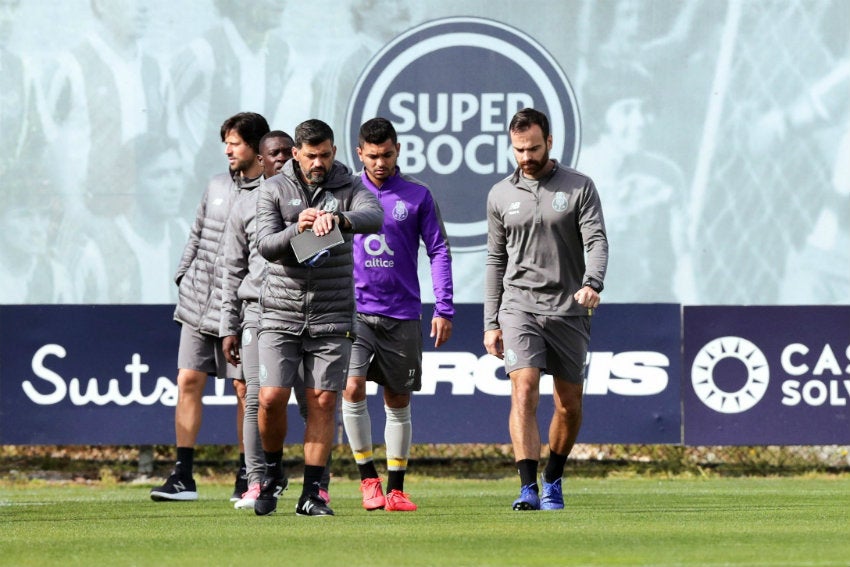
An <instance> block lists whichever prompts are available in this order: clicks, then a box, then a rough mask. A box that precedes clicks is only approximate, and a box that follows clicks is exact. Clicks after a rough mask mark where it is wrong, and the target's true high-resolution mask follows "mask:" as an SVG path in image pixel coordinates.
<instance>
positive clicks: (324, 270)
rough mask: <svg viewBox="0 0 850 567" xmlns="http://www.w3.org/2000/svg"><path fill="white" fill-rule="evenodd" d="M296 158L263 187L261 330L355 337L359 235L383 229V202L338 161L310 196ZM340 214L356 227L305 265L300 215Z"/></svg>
mask: <svg viewBox="0 0 850 567" xmlns="http://www.w3.org/2000/svg"><path fill="white" fill-rule="evenodd" d="M299 176H300V172H299V171H298V169H297V162H296V160H294V159H292V160H289V161H288V162H286V165H284V166H283V170H282V172H281V173H280V174H279V175H275V176H274V177H271V178H269V179H266V180H265V182H263V184H262V185H261V186H260V189H259V191H260V194H259V197H258V201H257V248H258V250H259V252H260V254H262V256H263V257H264V258H265V259H266V260H268V261H269V264H268V266H267V276H266V280H265V282H264V283H263V288H262V291H261V293H260V310H261V314H260V329H261V330H276V331H283V332H286V333H292V334H296V335H298V334H301V333H302V332H304V331H307V332H308V333H309V334H310V336H313V337H315V336H322V335H341V336H345V335H350V333H351V331H352V329H353V327H354V311H355V304H354V278H353V274H352V272H353V261H352V255H351V239H352V235H353V234H354V233H373V232H377V231H378V230H380V229H381V225H382V224H383V222H384V209H383V207H382V206H381V203H380V202H379V201H378V199H377V198H376V197H375V195H373V194H372V192H371V191H369V190H368V189H367V188H366V187H365V186H364V185H363V182H362V181H361V180H360V176H358V175H355V174H353V173H352V171H351V170H350V169H349V168H348V167H347V166H346V165H344V164H343V163H341V162H338V161H335V162H334V164H333V166H332V167H331V170H330V172H329V173H328V179H327V181H326V182H325V184H324V185H323V186H322V187H319V188H317V189H316V190H315V192H314V193H313V195H312V196H311V195H309V194H308V193H307V191H306V189H304V187H303V186H302V185H301V182H300V181H299ZM311 207H312V208H318V209H323V210H326V211H330V212H334V213H340V214H341V215H342V216H344V217H345V218H346V219H348V221H349V222H350V223H351V229H350V230H347V231H343V236H344V238H345V242H344V243H343V244H340V245H339V246H336V247H334V248H331V250H330V256H329V257H328V258H327V259H326V260H325V262H324V263H322V264H321V265H320V266H317V267H308V266H305V265H303V264H300V263H299V262H298V260H296V258H295V254H294V253H293V251H292V247H291V245H290V240H291V239H292V237H294V236H295V235H296V234H298V214H299V213H300V212H301V211H303V210H304V209H307V208H311Z"/></svg>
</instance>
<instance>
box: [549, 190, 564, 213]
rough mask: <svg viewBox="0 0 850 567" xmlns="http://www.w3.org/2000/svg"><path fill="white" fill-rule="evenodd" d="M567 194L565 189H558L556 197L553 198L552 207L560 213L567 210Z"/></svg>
mask: <svg viewBox="0 0 850 567" xmlns="http://www.w3.org/2000/svg"><path fill="white" fill-rule="evenodd" d="M567 203H568V201H567V196H566V195H565V194H564V192H563V191H558V192H557V193H555V198H554V199H552V208H553V209H555V210H556V211H558V212H559V213H563V212H564V211H566V210H567Z"/></svg>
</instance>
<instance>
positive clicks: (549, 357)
mask: <svg viewBox="0 0 850 567" xmlns="http://www.w3.org/2000/svg"><path fill="white" fill-rule="evenodd" d="M499 327H500V328H501V329H502V341H503V342H504V346H505V372H507V373H508V374H510V373H511V372H513V371H514V370H518V369H520V368H539V369H541V370H542V371H543V372H548V373H549V374H552V375H553V376H555V377H556V378H560V379H562V380H565V381H567V382H571V383H573V384H581V383H582V382H583V381H584V363H585V360H586V358H587V346H588V343H589V342H590V317H576V316H569V317H566V316H562V315H554V316H553V315H537V314H535V313H526V312H523V311H516V310H512V309H503V310H502V311H500V312H499Z"/></svg>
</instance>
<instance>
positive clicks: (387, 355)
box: [348, 313, 422, 394]
mask: <svg viewBox="0 0 850 567" xmlns="http://www.w3.org/2000/svg"><path fill="white" fill-rule="evenodd" d="M354 332H355V334H356V335H357V339H356V340H355V341H354V346H352V347H351V364H349V365H348V375H349V376H365V377H366V379H367V380H369V381H371V382H377V383H378V384H380V385H382V386H383V387H385V388H387V389H388V390H390V391H391V392H395V393H397V394H404V393H407V392H418V391H419V390H421V389H422V324H421V322H420V321H418V320H401V319H393V318H391V317H382V316H380V315H365V314H363V313H358V314H357V319H356V321H355V322H354Z"/></svg>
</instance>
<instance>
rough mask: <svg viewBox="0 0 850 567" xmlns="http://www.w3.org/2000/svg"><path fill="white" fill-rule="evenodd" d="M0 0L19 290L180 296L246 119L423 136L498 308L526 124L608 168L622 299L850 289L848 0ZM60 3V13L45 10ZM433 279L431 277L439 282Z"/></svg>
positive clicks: (599, 179)
mask: <svg viewBox="0 0 850 567" xmlns="http://www.w3.org/2000/svg"><path fill="white" fill-rule="evenodd" d="M7 4H9V5H10V8H9V9H4V10H2V11H0V68H2V69H3V72H2V73H0V102H2V104H0V128H2V131H3V139H4V151H3V152H2V155H0V179H3V183H2V186H0V198H2V203H0V228H2V230H0V239H2V241H3V242H2V243H0V260H1V261H0V303H5V304H92V303H95V304H167V303H170V302H173V301H174V300H175V299H176V287H175V286H174V285H173V282H172V276H173V272H174V270H175V267H176V263H177V258H178V257H179V253H180V250H181V249H182V246H183V245H184V243H185V241H186V236H187V233H188V226H189V224H190V223H191V221H192V219H193V215H194V210H195V207H196V206H197V203H198V202H199V200H200V197H201V195H202V193H203V191H204V188H205V184H206V181H207V179H209V177H211V176H212V175H213V174H215V173H218V172H220V171H222V170H224V168H225V167H226V161H225V159H224V157H223V148H222V144H221V142H220V139H219V137H218V135H219V134H218V130H219V126H220V124H221V123H222V121H223V120H224V119H225V118H227V117H228V116H230V115H232V114H234V113H236V112H239V111H244V110H251V111H257V112H260V113H262V114H263V115H265V116H266V117H267V118H268V120H269V122H270V124H271V125H272V127H273V128H279V129H283V130H286V131H288V132H290V133H292V131H293V130H294V128H295V126H296V125H297V124H298V123H299V122H301V121H302V120H305V119H307V118H313V117H316V118H320V119H323V120H325V121H326V122H328V123H329V124H331V126H332V127H333V128H334V130H335V132H336V134H337V136H336V143H337V146H338V154H337V155H338V158H339V159H341V160H343V161H345V162H347V163H348V164H349V165H351V166H352V167H353V168H355V169H359V167H360V164H359V162H358V160H357V159H356V157H354V156H355V154H354V152H353V145H354V143H355V141H354V140H355V137H356V129H357V127H358V126H359V124H360V123H361V122H362V121H363V120H365V119H367V118H371V117H372V116H374V115H375V114H381V115H384V116H386V117H387V118H389V119H390V120H392V121H393V122H394V123H395V124H396V126H397V128H398V130H399V133H400V134H401V135H402V140H401V141H402V143H403V149H402V155H401V161H400V163H401V165H402V167H403V168H404V169H405V171H406V172H408V173H411V174H413V175H415V176H417V177H420V178H421V179H423V180H424V181H426V182H427V183H428V184H429V185H430V186H431V187H432V190H433V191H434V193H435V195H436V196H437V198H438V200H439V204H440V206H441V209H442V211H443V213H444V216H445V220H446V222H447V229H448V230H449V234H450V236H451V240H452V243H453V248H454V272H455V280H456V291H457V295H456V297H457V299H458V301H460V302H463V303H480V302H481V298H482V281H481V277H482V276H481V274H482V273H483V270H482V265H483V258H484V245H485V239H484V233H485V229H486V227H485V224H484V219H485V214H484V200H485V197H486V193H487V190H488V189H489V187H490V186H491V185H492V184H493V183H494V182H495V181H496V180H497V179H499V178H501V177H504V176H505V175H507V174H508V173H509V172H510V170H511V169H512V168H513V166H514V162H513V157H512V155H511V151H510V145H509V141H508V138H507V135H506V130H507V122H508V121H509V119H510V116H511V115H512V114H513V112H514V111H515V110H516V109H517V108H519V107H520V106H523V105H528V104H530V105H534V106H537V107H539V108H542V109H544V110H545V111H546V112H547V113H548V114H549V115H550V116H551V117H552V122H553V136H554V146H555V147H554V148H553V152H552V154H553V157H555V158H557V159H558V160H560V161H562V162H563V163H565V164H568V165H572V166H575V167H577V168H579V169H580V170H583V171H585V172H586V173H588V174H590V175H591V177H593V178H594V180H595V181H596V184H597V186H598V188H599V191H600V194H601V197H602V202H603V206H604V209H605V217H606V221H607V226H608V232H609V237H610V241H611V262H610V271H609V275H608V278H607V280H606V292H605V300H606V301H608V302H627V303H643V302H668V303H685V304H691V305H741V304H747V305H774V304H788V305H797V304H820V305H824V304H826V305H830V304H841V303H844V304H847V303H850V165H848V164H850V45H848V41H850V33H848V27H847V26H846V22H848V21H850V3H848V2H845V1H843V0H834V1H833V0H813V1H805V2H802V1H794V2H788V1H780V0H776V1H771V0H769V1H760V2H741V1H737V0H735V1H732V0H729V1H714V0H683V1H680V2H672V1H669V0H595V1H590V0H541V1H540V2H537V3H535V4H534V5H533V6H529V5H528V4H527V3H523V2H519V1H514V0H467V1H464V2H456V1H450V0H432V1H429V2H409V1H397V0H310V1H309V2H308V1H306V0H290V1H287V2H281V1H278V0H262V1H256V2H251V3H249V4H245V3H244V2H237V1H235V0H232V1H231V0H213V1H210V0H192V1H186V2H166V1H165V0H148V1H142V0H120V1H118V0H116V1H102V0H92V1H89V0H68V1H67V2H61V3H56V2H52V1H48V0H27V1H23V2H16V1H12V2H10V3H7ZM30 22H39V25H37V26H33V25H29V23H30ZM428 277H429V276H428V272H427V270H426V269H423V270H422V274H421V279H422V282H423V288H424V289H425V290H426V299H428V300H433V297H431V296H430V292H428V291H427V290H428V289H429V280H428Z"/></svg>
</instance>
